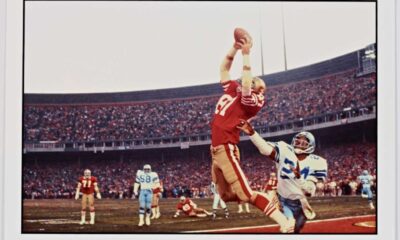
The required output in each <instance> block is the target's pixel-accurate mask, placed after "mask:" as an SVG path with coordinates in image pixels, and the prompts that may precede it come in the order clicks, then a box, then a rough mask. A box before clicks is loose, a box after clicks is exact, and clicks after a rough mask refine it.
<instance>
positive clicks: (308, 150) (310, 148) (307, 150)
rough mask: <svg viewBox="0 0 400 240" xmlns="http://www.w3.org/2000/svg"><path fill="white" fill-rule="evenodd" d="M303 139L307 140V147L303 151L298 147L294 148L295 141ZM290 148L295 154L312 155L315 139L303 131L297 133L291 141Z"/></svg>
mask: <svg viewBox="0 0 400 240" xmlns="http://www.w3.org/2000/svg"><path fill="white" fill-rule="evenodd" d="M302 136H303V137H305V138H306V139H307V142H308V145H307V146H306V147H305V149H300V148H299V147H300V146H296V141H295V140H296V139H297V138H299V137H302ZM292 146H293V148H294V149H295V152H296V153H297V154H301V153H306V154H310V153H313V152H314V150H315V138H314V135H312V133H310V132H307V131H304V132H299V133H298V134H296V135H295V136H294V137H293V139H292Z"/></svg>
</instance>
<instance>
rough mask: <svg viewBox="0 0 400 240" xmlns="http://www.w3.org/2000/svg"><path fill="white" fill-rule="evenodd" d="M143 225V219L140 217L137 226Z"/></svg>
mask: <svg viewBox="0 0 400 240" xmlns="http://www.w3.org/2000/svg"><path fill="white" fill-rule="evenodd" d="M143 225H144V221H143V219H140V220H139V224H138V226H139V227H141V226H143Z"/></svg>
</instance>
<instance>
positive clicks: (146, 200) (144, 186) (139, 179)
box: [133, 164, 159, 227]
mask: <svg viewBox="0 0 400 240" xmlns="http://www.w3.org/2000/svg"><path fill="white" fill-rule="evenodd" d="M154 184H159V179H158V174H157V173H156V172H152V171H151V166H150V165H149V164H146V165H144V166H143V170H138V171H137V173H136V181H135V184H134V186H133V193H134V194H135V196H137V195H138V190H139V187H140V195H139V224H138V226H139V227H141V226H143V225H144V223H145V221H146V225H147V226H150V214H151V200H152V198H153V186H154ZM145 213H146V219H144V214H145ZM144 220H145V221H144Z"/></svg>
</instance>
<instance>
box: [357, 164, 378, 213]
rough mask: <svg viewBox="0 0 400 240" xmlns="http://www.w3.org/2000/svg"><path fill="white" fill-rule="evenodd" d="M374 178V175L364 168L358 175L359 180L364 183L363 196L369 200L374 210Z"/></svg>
mask: <svg viewBox="0 0 400 240" xmlns="http://www.w3.org/2000/svg"><path fill="white" fill-rule="evenodd" d="M372 179H373V177H372V176H371V175H370V174H369V173H368V170H364V171H363V172H362V175H360V176H358V181H359V182H360V183H361V185H362V190H361V197H362V198H367V199H368V202H369V207H370V208H371V209H372V210H374V209H375V206H374V203H373V202H372V191H371V185H372Z"/></svg>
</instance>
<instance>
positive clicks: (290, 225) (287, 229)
mask: <svg viewBox="0 0 400 240" xmlns="http://www.w3.org/2000/svg"><path fill="white" fill-rule="evenodd" d="M295 225H296V220H295V219H294V218H290V219H289V220H288V221H287V223H286V224H285V225H283V226H281V228H280V229H279V231H280V232H281V233H293V232H294V227H295Z"/></svg>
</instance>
